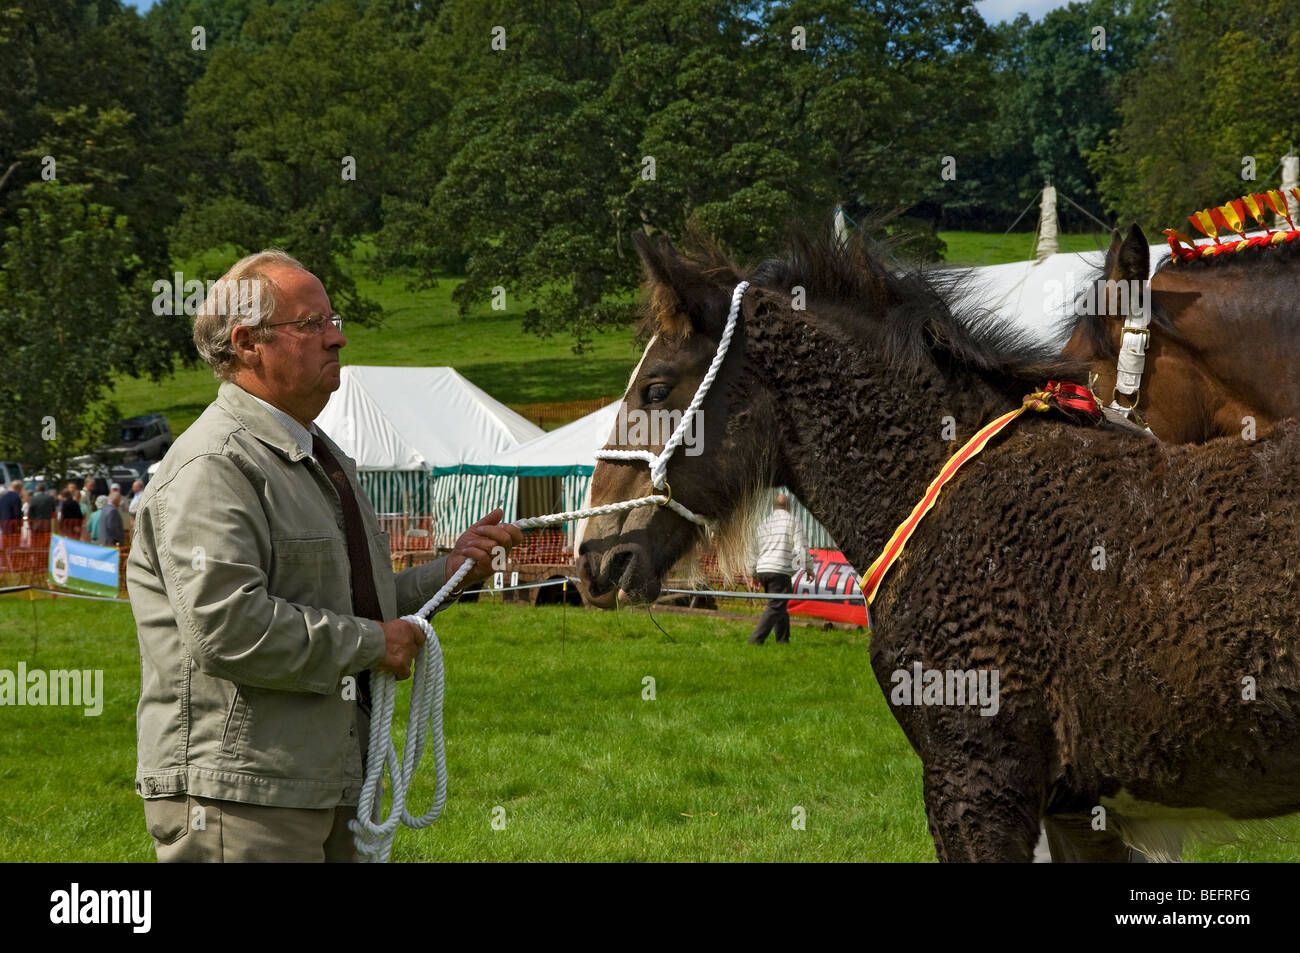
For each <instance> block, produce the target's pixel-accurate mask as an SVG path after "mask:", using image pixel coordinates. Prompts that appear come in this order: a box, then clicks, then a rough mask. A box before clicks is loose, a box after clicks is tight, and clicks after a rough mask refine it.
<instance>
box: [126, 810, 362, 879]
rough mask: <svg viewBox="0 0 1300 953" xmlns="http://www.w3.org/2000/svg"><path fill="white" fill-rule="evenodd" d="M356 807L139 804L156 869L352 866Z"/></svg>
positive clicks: (354, 853) (355, 859) (354, 849)
mask: <svg viewBox="0 0 1300 953" xmlns="http://www.w3.org/2000/svg"><path fill="white" fill-rule="evenodd" d="M356 816H357V809H356V807H335V808H322V809H319V810H310V809H305V808H294V807H267V806H265V805H262V804H242V803H240V802H238V801H216V800H213V799H211V798H205V797H192V796H190V795H188V794H176V795H173V796H171V797H160V798H149V799H147V800H146V801H145V802H144V818H145V824H146V825H147V826H148V828H149V835H150V836H151V837H152V838H153V843H154V850H155V851H156V852H157V854H158V862H159V863H160V864H167V863H216V864H220V863H227V864H230V863H261V862H276V863H301V864H319V863H327V864H329V863H355V862H356V861H357V852H356V848H355V846H354V844H353V841H352V832H351V831H350V830H348V821H350V820H352V819H353V818H354V817H356Z"/></svg>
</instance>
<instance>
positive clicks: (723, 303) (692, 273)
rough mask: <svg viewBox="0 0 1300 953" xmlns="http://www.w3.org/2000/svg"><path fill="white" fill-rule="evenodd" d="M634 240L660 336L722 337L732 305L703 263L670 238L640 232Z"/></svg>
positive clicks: (728, 296)
mask: <svg viewBox="0 0 1300 953" xmlns="http://www.w3.org/2000/svg"><path fill="white" fill-rule="evenodd" d="M632 237H633V241H634V242H635V243H636V250H637V254H639V255H640V256H641V263H642V264H643V265H644V266H645V273H646V286H647V288H648V289H649V291H650V309H651V313H652V314H653V316H654V319H655V325H656V327H657V329H658V331H659V333H660V334H666V335H669V336H672V337H678V338H683V337H686V336H687V335H688V334H690V333H692V332H698V333H701V334H706V335H708V336H709V337H712V338H718V337H720V336H721V335H722V328H723V326H724V325H725V323H726V318H727V312H728V310H729V308H730V305H731V298H730V293H729V291H728V290H724V289H723V288H722V287H721V286H720V285H719V284H718V282H717V280H716V279H714V278H711V277H709V276H708V275H706V274H705V267H706V266H705V265H703V264H702V263H701V262H698V261H695V260H693V259H690V258H685V257H683V256H682V255H681V254H679V253H678V251H677V249H675V248H673V246H672V243H671V242H670V241H668V239H667V238H662V237H661V238H659V239H658V240H655V239H651V238H649V237H648V236H646V235H645V234H643V233H641V232H634V233H633V236H632Z"/></svg>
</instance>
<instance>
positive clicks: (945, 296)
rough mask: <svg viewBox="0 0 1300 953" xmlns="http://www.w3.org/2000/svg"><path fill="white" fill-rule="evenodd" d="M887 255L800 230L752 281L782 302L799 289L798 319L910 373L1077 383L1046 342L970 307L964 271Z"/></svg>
mask: <svg viewBox="0 0 1300 953" xmlns="http://www.w3.org/2000/svg"><path fill="white" fill-rule="evenodd" d="M893 247H894V246H893V245H891V244H885V243H880V242H875V241H873V240H872V239H870V238H868V237H866V236H865V233H863V232H861V231H854V232H852V233H850V234H849V235H848V237H847V239H840V238H838V237H837V236H836V235H835V234H834V233H833V232H832V231H831V230H830V229H822V230H818V231H814V232H809V231H807V230H799V229H796V230H792V231H791V235H790V239H789V242H788V245H787V248H786V250H785V251H784V252H783V253H782V254H779V255H776V256H773V257H770V258H767V259H765V260H763V261H762V262H760V263H759V264H758V265H757V266H756V267H755V268H753V269H752V271H751V272H750V275H749V280H750V281H751V282H752V283H753V284H754V285H757V286H758V287H761V288H764V289H767V290H768V291H770V292H774V293H776V295H778V296H780V297H779V298H778V300H780V299H781V298H784V299H785V300H788V299H789V295H790V294H791V289H792V288H794V287H795V286H800V287H802V288H803V289H804V291H805V294H806V296H807V300H806V304H807V310H806V311H802V312H799V317H800V318H801V319H803V320H806V321H808V323H810V324H813V325H815V326H818V325H820V326H828V325H834V326H836V327H838V328H840V329H842V330H843V331H845V332H847V333H848V334H849V335H851V336H852V337H854V338H856V339H858V340H860V341H862V342H863V344H864V345H865V346H870V347H873V348H875V349H877V350H878V351H879V352H881V353H882V355H883V356H884V357H885V359H886V360H887V361H889V363H890V364H892V365H893V366H894V367H897V368H900V369H903V370H905V371H907V372H911V373H919V372H922V371H924V370H925V369H927V368H934V367H936V366H946V365H951V364H956V365H963V366H966V367H968V368H973V369H975V370H979V371H989V372H994V373H996V374H998V375H1002V376H1005V377H1009V378H1014V379H1023V380H1026V381H1030V382H1033V383H1036V384H1041V383H1042V382H1043V381H1044V380H1046V379H1048V378H1050V377H1056V378H1075V377H1078V376H1079V374H1080V368H1079V366H1078V365H1076V364H1074V363H1071V362H1064V361H1062V360H1061V357H1060V354H1059V352H1058V351H1057V350H1055V349H1054V348H1053V347H1052V346H1051V345H1050V344H1049V343H1047V342H1044V341H1040V340H1037V339H1035V338H1034V337H1033V336H1032V335H1031V334H1030V333H1029V332H1028V331H1027V330H1026V329H1024V328H1023V327H1019V326H1017V325H1015V324H1012V323H1010V322H1007V321H1004V320H1002V319H1000V318H999V317H998V316H997V315H995V314H993V313H991V312H990V311H988V310H987V309H986V308H983V307H981V306H979V305H976V304H972V303H971V302H972V301H973V300H974V299H975V297H976V296H975V295H973V294H972V293H971V287H970V282H971V278H970V272H968V271H965V270H961V269H937V268H924V267H907V266H904V265H903V264H901V263H898V262H897V261H890V260H887V259H890V258H892V257H893V256H892V249H893Z"/></svg>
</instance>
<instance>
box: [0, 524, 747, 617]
mask: <svg viewBox="0 0 1300 953" xmlns="http://www.w3.org/2000/svg"><path fill="white" fill-rule="evenodd" d="M24 522H25V521H24ZM45 522H49V521H45ZM380 524H381V527H382V529H383V530H384V531H385V532H387V533H388V534H389V554H390V556H391V557H392V559H393V565H394V568H397V569H400V568H402V567H404V566H405V565H409V564H411V563H414V562H422V561H424V560H425V559H429V558H433V557H434V556H435V555H437V554H438V553H441V552H446V549H445V548H442V547H435V546H433V545H431V542H430V540H431V535H430V529H431V525H432V517H429V516H405V515H403V516H393V515H384V516H381V517H380ZM81 530H82V521H81V520H67V521H64V522H63V523H58V522H56V525H55V527H54V529H53V533H57V534H58V535H62V536H68V537H70V538H72V539H81ZM51 535H52V531H51V530H50V529H47V528H41V527H35V528H33V527H32V526H30V525H23V522H20V521H13V522H11V523H8V524H0V588H3V587H7V586H32V587H35V588H44V587H46V586H47V585H48V580H47V567H48V565H49V551H50V538H51ZM129 542H130V539H129V532H128V543H127V545H125V546H121V547H119V549H118V554H119V567H118V595H119V597H121V598H123V599H125V598H126V597H127V591H126V559H127V556H128V554H129V553H130V551H131V548H130V545H129ZM421 557H423V558H421ZM574 558H575V554H574V552H573V550H572V548H571V547H570V545H569V540H568V534H567V533H566V532H565V530H564V529H563V528H562V527H547V528H543V529H534V530H527V531H525V532H524V541H523V543H522V544H521V545H519V546H516V547H515V548H514V549H512V550H511V552H510V555H509V559H508V565H510V566H511V567H517V566H530V567H538V566H545V567H547V571H548V572H551V573H554V572H564V573H565V574H572V573H573V564H574ZM699 570H700V572H701V574H702V578H701V581H699V582H697V583H696V585H695V586H693V587H691V588H702V589H716V590H730V591H740V592H745V591H750V592H753V591H757V589H758V587H757V586H756V585H755V583H754V581H753V580H752V579H750V578H748V577H733V576H726V575H723V573H722V572H721V570H720V569H719V568H718V557H717V553H716V552H715V551H714V550H713V548H712V547H711V546H710V547H709V548H707V549H706V550H704V551H703V552H702V554H701V555H700V557H699ZM666 585H668V586H670V587H673V588H685V586H684V585H683V581H682V580H680V579H678V580H670V581H669V582H668V583H666ZM681 601H683V602H686V601H690V598H689V597H683V598H682V599H681ZM695 601H696V603H697V604H698V600H695ZM710 604H711V605H713V604H716V605H717V607H718V608H725V609H727V610H729V611H735V610H739V611H745V612H756V611H760V610H761V608H762V605H763V603H762V601H761V600H753V599H726V598H725V597H722V598H715V599H713V601H712V602H711V603H710Z"/></svg>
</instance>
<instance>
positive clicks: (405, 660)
mask: <svg viewBox="0 0 1300 953" xmlns="http://www.w3.org/2000/svg"><path fill="white" fill-rule="evenodd" d="M380 625H382V626H383V627H384V643H385V644H384V658H383V661H381V662H376V663H375V664H374V670H375V671H376V672H387V673H388V674H389V675H391V676H393V677H394V678H395V679H397V680H398V681H399V682H401V681H404V680H406V679H408V678H410V677H411V663H412V662H413V661H415V656H416V655H418V654H419V652H420V646H421V645H423V644H424V630H423V629H421V628H420V627H419V626H418V625H416V624H415V623H414V622H407V621H406V620H405V619H394V620H393V621H392V622H381V623H380Z"/></svg>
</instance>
